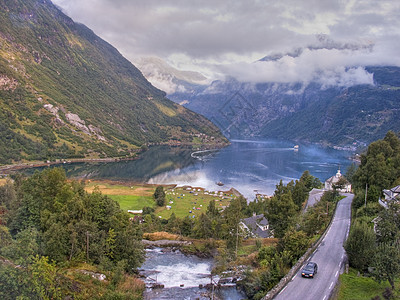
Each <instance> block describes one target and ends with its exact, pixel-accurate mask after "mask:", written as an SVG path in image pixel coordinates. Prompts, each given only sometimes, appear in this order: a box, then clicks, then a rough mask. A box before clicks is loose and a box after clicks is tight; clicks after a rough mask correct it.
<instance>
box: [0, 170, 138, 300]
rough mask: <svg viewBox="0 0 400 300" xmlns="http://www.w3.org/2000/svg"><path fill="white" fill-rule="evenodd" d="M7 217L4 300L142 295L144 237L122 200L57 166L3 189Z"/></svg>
mask: <svg viewBox="0 0 400 300" xmlns="http://www.w3.org/2000/svg"><path fill="white" fill-rule="evenodd" d="M0 212H1V213H0V224H1V225H0V235H1V243H0V298H1V299H17V298H18V297H20V298H19V299H28V298H29V299H63V298H65V296H70V297H73V298H82V299H92V298H99V299H111V298H110V297H120V298H118V299H140V298H141V296H140V295H141V290H142V288H143V286H142V284H141V283H140V282H139V283H138V282H136V280H137V279H136V278H135V276H132V275H129V274H133V273H134V272H135V271H136V269H137V267H139V266H140V264H141V263H142V262H143V260H144V251H143V246H142V244H141V241H140V240H141V238H142V233H141V231H140V228H139V227H138V226H137V225H136V224H135V223H134V222H132V221H131V220H130V218H129V215H128V214H127V213H126V212H123V211H121V210H120V208H119V204H118V203H117V202H115V201H113V200H111V199H110V198H108V197H106V196H103V195H101V194H100V193H99V192H96V191H95V192H93V193H92V194H88V193H86V192H85V191H84V189H83V185H82V184H81V183H79V182H69V181H67V180H66V177H65V173H64V171H63V170H62V169H59V168H55V169H47V170H45V171H43V172H42V173H39V172H37V173H35V174H34V175H33V176H31V177H29V178H22V177H21V176H17V177H16V178H15V180H14V181H13V182H11V181H9V182H7V183H6V184H5V185H4V186H2V187H0ZM95 274H105V275H106V276H107V281H104V283H103V284H100V282H99V280H97V279H93V278H92V276H91V275H95ZM92 282H93V283H92ZM93 284H95V285H96V286H92V285H93ZM124 285H125V286H130V285H138V286H139V287H140V288H137V291H136V292H137V295H135V289H133V290H132V291H129V289H128V290H126V289H125V290H124ZM114 299H115V298H114Z"/></svg>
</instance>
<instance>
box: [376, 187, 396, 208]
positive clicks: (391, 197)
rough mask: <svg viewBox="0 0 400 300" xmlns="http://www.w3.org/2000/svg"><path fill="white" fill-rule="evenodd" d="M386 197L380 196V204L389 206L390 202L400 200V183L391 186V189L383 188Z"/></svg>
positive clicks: (385, 206)
mask: <svg viewBox="0 0 400 300" xmlns="http://www.w3.org/2000/svg"><path fill="white" fill-rule="evenodd" d="M383 196H384V199H382V198H379V204H380V205H382V206H383V207H384V208H387V207H388V205H389V203H391V202H393V201H396V202H398V201H400V185H398V186H396V187H394V188H391V189H390V190H383Z"/></svg>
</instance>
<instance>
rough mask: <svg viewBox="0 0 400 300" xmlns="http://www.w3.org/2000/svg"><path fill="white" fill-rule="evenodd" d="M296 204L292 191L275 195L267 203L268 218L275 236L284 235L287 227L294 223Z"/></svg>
mask: <svg viewBox="0 0 400 300" xmlns="http://www.w3.org/2000/svg"><path fill="white" fill-rule="evenodd" d="M296 208H297V207H296V205H295V204H294V202H293V199H292V195H291V193H288V194H282V195H280V196H278V197H277V196H273V197H272V198H271V199H270V200H269V201H268V203H267V219H268V221H269V223H270V224H271V227H272V229H273V230H274V236H275V237H278V238H280V237H283V236H284V234H285V231H286V229H287V228H288V227H289V226H290V225H292V224H293V223H294V219H295V216H296V212H297V209H296Z"/></svg>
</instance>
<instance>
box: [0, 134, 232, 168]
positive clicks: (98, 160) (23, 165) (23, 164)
mask: <svg viewBox="0 0 400 300" xmlns="http://www.w3.org/2000/svg"><path fill="white" fill-rule="evenodd" d="M229 145H230V142H229V143H227V144H221V143H218V144H189V143H180V144H170V143H165V144H163V143H156V144H151V145H150V146H149V147H152V146H170V147H188V146H192V147H195V146H200V147H205V148H204V150H210V149H211V150H217V149H222V148H225V147H227V146H229ZM208 147H210V149H207V148H208ZM211 147H213V148H211ZM146 151H147V150H145V151H143V150H140V149H138V151H137V152H135V156H131V157H105V158H70V159H65V158H57V159H55V161H49V160H48V161H46V162H44V161H29V162H20V163H14V164H9V165H0V176H2V175H3V176H4V175H6V176H7V175H9V174H10V173H11V172H12V171H17V170H23V169H29V168H37V167H48V166H53V165H63V164H73V163H107V162H119V161H130V160H136V159H139V158H140V154H142V153H145V152H146ZM197 151H198V150H197ZM194 152H196V151H194Z"/></svg>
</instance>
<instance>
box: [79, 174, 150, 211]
mask: <svg viewBox="0 0 400 300" xmlns="http://www.w3.org/2000/svg"><path fill="white" fill-rule="evenodd" d="M96 188H97V189H98V190H99V191H100V192H101V193H102V194H104V195H107V196H109V197H110V198H111V199H113V200H115V201H117V202H118V203H119V205H120V207H121V209H122V210H125V211H127V210H140V209H142V208H143V207H145V206H150V207H154V200H153V194H154V190H155V187H154V186H137V185H132V186H128V185H121V184H111V183H106V182H100V181H90V182H87V185H86V187H85V190H86V191H87V192H89V193H91V192H93V191H94V190H95V189H96Z"/></svg>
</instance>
